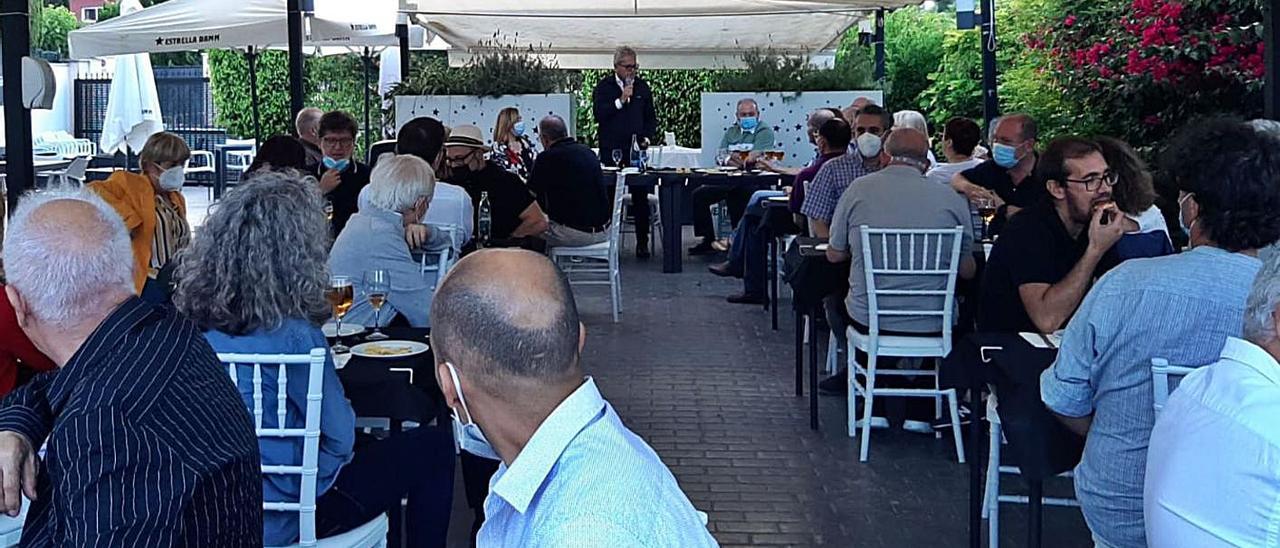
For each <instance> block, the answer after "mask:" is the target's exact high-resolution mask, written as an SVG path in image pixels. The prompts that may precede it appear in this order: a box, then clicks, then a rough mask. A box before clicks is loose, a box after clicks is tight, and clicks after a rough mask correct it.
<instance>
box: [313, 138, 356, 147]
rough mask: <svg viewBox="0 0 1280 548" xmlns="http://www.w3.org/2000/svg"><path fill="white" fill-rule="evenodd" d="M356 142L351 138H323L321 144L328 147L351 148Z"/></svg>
mask: <svg viewBox="0 0 1280 548" xmlns="http://www.w3.org/2000/svg"><path fill="white" fill-rule="evenodd" d="M355 142H356V140H355V139H354V138H351V137H323V138H321V139H320V144H322V145H324V146H327V147H349V146H351V145H354V144H355Z"/></svg>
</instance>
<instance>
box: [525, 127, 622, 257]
mask: <svg viewBox="0 0 1280 548" xmlns="http://www.w3.org/2000/svg"><path fill="white" fill-rule="evenodd" d="M538 138H539V139H540V140H541V141H542V150H543V152H542V154H539V155H538V160H537V162H536V163H535V164H534V166H533V173H531V174H530V175H529V189H530V190H532V191H533V194H534V196H535V197H536V198H537V200H538V204H540V205H541V206H542V209H543V211H546V212H547V217H549V218H550V221H549V222H548V225H549V226H548V227H547V231H546V232H544V233H542V239H543V240H546V242H547V245H549V246H552V247H557V246H562V247H578V246H584V245H591V244H597V243H600V242H603V241H606V240H608V239H609V232H608V228H609V217H610V213H611V209H610V206H612V205H613V204H612V202H611V201H610V200H609V194H608V193H607V192H605V187H604V185H601V184H600V161H599V159H598V158H596V155H595V153H594V152H592V151H591V149H589V148H587V147H586V145H583V144H582V143H579V142H577V141H576V140H574V138H573V137H570V136H569V128H567V127H566V126H565V123H564V119H562V118H560V117H559V116H556V115H554V114H553V115H551V116H547V117H546V118H543V119H542V121H541V122H539V123H538Z"/></svg>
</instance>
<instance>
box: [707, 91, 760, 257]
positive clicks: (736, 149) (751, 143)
mask: <svg viewBox="0 0 1280 548" xmlns="http://www.w3.org/2000/svg"><path fill="white" fill-rule="evenodd" d="M776 144H777V143H776V142H775V141H774V136H773V128H771V127H769V126H767V125H761V122H760V107H759V105H757V104H756V101H755V99H752V98H750V97H747V98H744V99H741V100H739V101H738V113H737V121H736V122H735V123H734V124H733V125H732V126H730V127H729V129H727V130H725V132H724V137H722V138H721V139H720V149H721V150H728V151H729V152H730V153H732V154H731V155H730V156H729V165H732V166H735V167H740V168H743V169H745V168H747V167H750V166H752V165H754V164H755V162H756V160H757V159H760V157H761V156H763V155H764V152H765V151H766V150H769V149H772V148H774V146H776ZM742 153H746V158H745V159H744V158H743V157H742V155H741V154H742ZM753 190H755V189H753V188H745V187H737V186H732V185H703V186H701V187H698V188H697V189H696V190H694V191H693V231H694V234H696V235H698V236H699V237H701V238H702V241H701V242H700V243H699V244H698V245H696V246H694V247H692V248H690V249H689V254H690V255H705V254H708V253H711V252H713V251H715V250H714V249H713V248H712V247H711V244H712V242H714V241H715V236H716V234H715V232H716V230H715V227H714V226H713V223H712V221H711V206H713V205H715V204H716V203H718V202H719V201H721V200H727V202H726V205H727V206H728V208H729V218H730V219H731V221H732V222H733V226H735V227H736V226H738V221H740V220H742V213H743V212H744V211H745V210H746V209H747V200H748V199H749V198H751V192H752V191H753Z"/></svg>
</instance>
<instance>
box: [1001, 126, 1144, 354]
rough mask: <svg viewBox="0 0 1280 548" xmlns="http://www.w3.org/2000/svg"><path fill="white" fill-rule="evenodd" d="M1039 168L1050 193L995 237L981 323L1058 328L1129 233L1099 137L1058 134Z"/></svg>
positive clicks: (1038, 330) (1042, 330)
mask: <svg viewBox="0 0 1280 548" xmlns="http://www.w3.org/2000/svg"><path fill="white" fill-rule="evenodd" d="M1037 176H1038V178H1039V179H1040V180H1043V181H1045V183H1044V185H1043V187H1042V190H1043V191H1047V192H1048V194H1049V195H1050V197H1051V199H1050V200H1043V201H1040V202H1038V203H1036V204H1035V205H1032V206H1030V207H1028V208H1026V209H1024V210H1023V211H1022V212H1021V213H1019V214H1018V215H1017V216H1016V217H1014V218H1012V219H1010V220H1009V224H1008V225H1007V226H1006V227H1005V229H1004V231H1003V232H1002V234H1001V236H1000V239H999V240H996V245H995V247H994V248H993V249H992V250H991V257H990V259H989V260H988V264H987V269H986V272H985V274H984V276H983V284H982V305H981V307H980V310H979V316H978V328H979V330H981V331H997V332H1032V333H1052V332H1054V331H1057V330H1058V329H1061V328H1062V327H1063V326H1064V325H1066V323H1067V320H1068V319H1070V318H1071V315H1072V314H1073V313H1074V312H1075V310H1076V307H1078V306H1079V305H1080V301H1081V300H1083V299H1084V295H1085V293H1086V292H1088V290H1089V286H1090V285H1091V284H1092V283H1093V278H1094V272H1095V270H1096V269H1097V267H1098V262H1099V261H1100V260H1102V257H1103V255H1105V254H1106V253H1107V250H1109V249H1111V246H1113V245H1115V243H1116V242H1117V241H1118V240H1119V239H1120V237H1121V236H1123V235H1124V230H1125V225H1124V223H1122V222H1120V219H1121V217H1122V214H1121V213H1120V211H1119V209H1117V208H1116V206H1115V203H1114V202H1112V200H1111V187H1112V186H1113V185H1115V182H1116V175H1115V173H1114V172H1112V171H1111V169H1110V168H1109V167H1108V166H1107V161H1106V159H1104V158H1103V156H1102V149H1100V148H1098V145H1097V144H1096V143H1094V142H1093V141H1090V140H1086V139H1081V138H1076V137H1063V138H1061V139H1056V140H1054V141H1053V142H1052V143H1050V144H1049V147H1048V148H1047V149H1045V151H1044V154H1043V155H1042V156H1041V157H1040V166H1039V168H1038V173H1037ZM1023 184H1026V183H1025V182H1024V183H1023Z"/></svg>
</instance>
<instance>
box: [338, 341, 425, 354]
mask: <svg viewBox="0 0 1280 548" xmlns="http://www.w3.org/2000/svg"><path fill="white" fill-rule="evenodd" d="M428 348H430V347H429V346H427V345H426V343H420V342H417V341H377V342H367V343H364V344H357V345H355V346H353V347H351V353H352V354H354V355H356V356H361V357H365V358H407V357H409V356H416V355H418V354H421V353H423V352H426V351H427V349H428Z"/></svg>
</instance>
